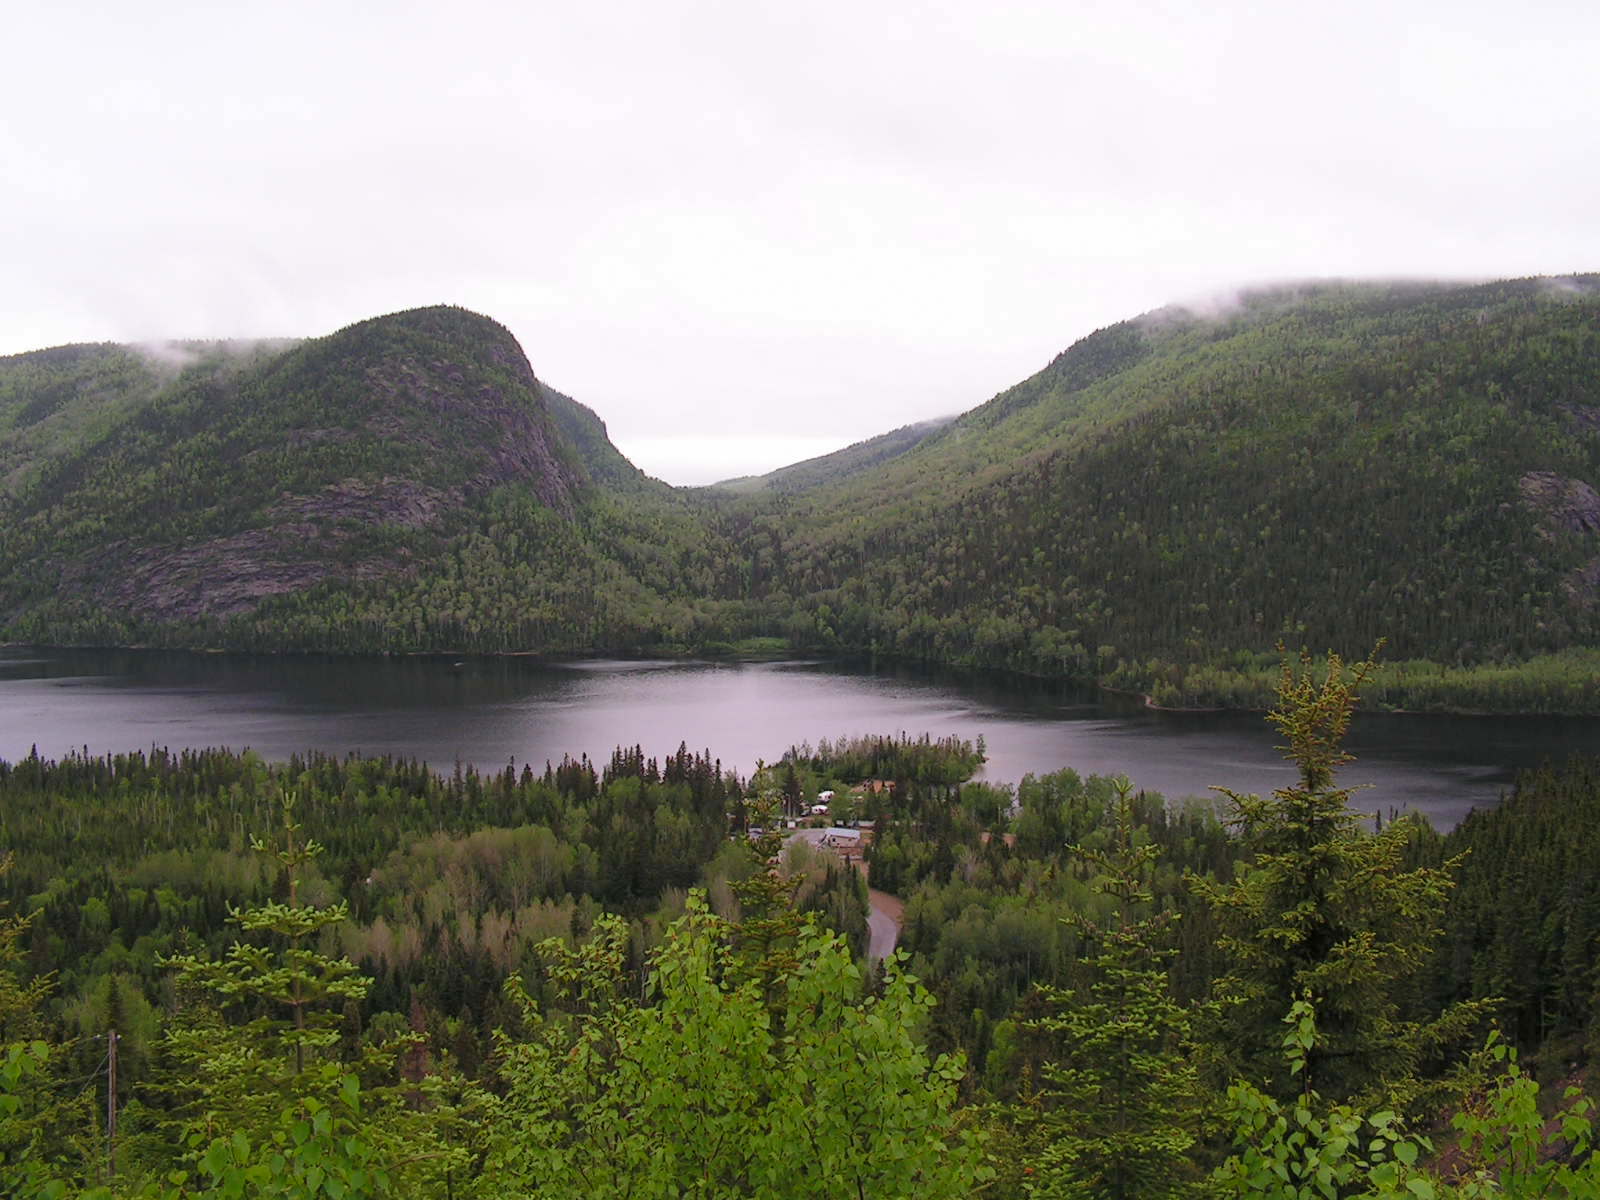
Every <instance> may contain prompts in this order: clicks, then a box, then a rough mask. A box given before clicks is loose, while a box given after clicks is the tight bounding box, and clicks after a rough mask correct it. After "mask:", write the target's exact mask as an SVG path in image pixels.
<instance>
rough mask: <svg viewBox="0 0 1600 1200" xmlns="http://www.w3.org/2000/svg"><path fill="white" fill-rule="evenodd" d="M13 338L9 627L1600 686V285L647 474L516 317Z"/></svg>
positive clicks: (1413, 286) (1447, 306) (1572, 694)
mask: <svg viewBox="0 0 1600 1200" xmlns="http://www.w3.org/2000/svg"><path fill="white" fill-rule="evenodd" d="M179 349H181V350H182V351H183V353H182V354H181V355H174V354H168V355H166V359H167V360H173V359H181V360H182V361H163V360H161V359H156V358H152V357H151V356H150V355H148V354H145V355H141V354H139V353H137V352H135V351H133V350H131V349H129V348H126V347H115V346H92V347H62V348H59V349H57V350H49V351H40V352H37V353H35V354H28V355H20V356H15V357H13V358H10V359H4V360H0V469H3V472H4V473H3V475H0V480H3V481H4V487H3V488H0V636H3V637H6V638H8V639H10V640H15V641H35V642H43V643H63V644H84V643H95V644H110V645H128V644H161V645H185V646H206V647H232V648H238V649H267V650H286V649H319V650H332V651H347V652H374V651H401V652H405V651H420V650H451V651H458V652H462V651H465V652H521V653H532V654H547V655H551V654H594V653H619V652H620V653H634V654H667V655H670V654H683V653H697V652H698V653H729V652H733V651H734V650H735V649H736V648H739V647H744V648H746V649H750V650H754V649H757V648H759V649H761V650H763V651H765V652H769V653H770V652H773V651H775V650H780V649H782V648H785V647H786V648H788V650H790V651H791V652H801V653H808V654H819V653H820V654H829V655H862V656H866V655H875V656H881V657H890V658H896V659H901V660H907V661H916V662H926V663H936V664H944V665H951V666H956V667H960V668H982V669H997V670H1003V671H1012V672H1022V673H1027V674H1031V675H1037V676H1041V677H1045V678H1056V679H1063V680H1067V681H1070V682H1072V683H1077V684H1083V683H1092V682H1099V683H1102V684H1108V685H1111V686H1115V687H1120V688H1125V689H1128V690H1132V691H1136V692H1142V693H1146V694H1148V695H1150V696H1151V697H1152V698H1153V699H1154V701H1155V702H1157V703H1161V704H1170V705H1200V706H1204V705H1208V704H1246V705H1262V704H1264V703H1265V702H1266V699H1267V697H1268V696H1269V694H1270V687H1271V679H1272V673H1273V671H1272V663H1273V662H1274V661H1275V652H1274V647H1275V645H1276V644H1277V643H1278V642H1279V641H1280V640H1281V641H1283V642H1286V643H1288V644H1290V645H1362V644H1367V645H1370V644H1373V643H1374V642H1375V641H1376V640H1377V637H1378V636H1379V635H1380V634H1383V635H1387V636H1388V637H1389V639H1390V653H1391V655H1392V656H1394V657H1396V658H1399V659H1401V660H1404V661H1406V662H1407V664H1408V665H1407V666H1406V667H1405V669H1404V670H1402V671H1400V672H1397V673H1396V674H1395V675H1394V676H1393V677H1392V678H1391V680H1390V681H1389V683H1387V684H1386V685H1385V687H1387V688H1388V689H1389V694H1387V695H1384V696H1377V697H1375V698H1374V699H1375V701H1376V702H1378V703H1386V704H1390V705H1392V706H1396V707H1408V708H1469V709H1478V710H1484V709H1491V710H1525V711H1534V710H1538V711H1553V712H1595V711H1600V694H1597V692H1596V685H1595V683H1594V679H1595V674H1594V672H1593V669H1592V655H1593V653H1594V652H1595V651H1596V650H1597V648H1600V492H1597V491H1596V486H1595V485H1596V484H1597V483H1600V370H1597V365H1600V277H1594V276H1582V277H1577V278H1574V279H1569V280H1563V281H1549V280H1537V279H1535V280H1519V281H1509V282H1498V283H1489V284H1470V285H1468V284H1423V283H1373V284H1320V285H1309V286H1305V287H1298V288H1279V289H1266V290H1262V291H1258V292H1253V293H1248V294H1246V295H1244V296H1242V297H1240V298H1239V300H1238V303H1237V305H1236V306H1234V307H1232V308H1230V309H1228V310H1227V311H1225V312H1223V313H1222V314H1221V315H1217V316H1214V317H1200V316H1196V315H1193V314H1191V313H1188V312H1186V311H1183V310H1177V309H1174V310H1163V311H1160V312H1156V313H1152V314H1148V315H1146V316H1144V317H1142V318H1139V319H1137V320H1132V321H1127V322H1123V323H1121V324H1118V325H1115V326H1112V327H1109V328H1107V329H1103V330H1100V331H1099V332H1097V333H1094V334H1092V335H1090V336H1089V337H1087V338H1084V339H1083V340H1082V341H1080V342H1078V343H1077V344H1075V345H1073V346H1072V347H1071V348H1069V349H1068V350H1066V351H1065V352H1064V353H1062V354H1061V355H1060V356H1058V357H1057V358H1056V359H1055V360H1054V361H1053V362H1052V363H1050V364H1049V365H1048V366H1047V367H1046V368H1045V369H1044V370H1043V371H1041V372H1039V374H1037V375H1035V376H1034V377H1033V378H1031V379H1029V380H1026V381H1024V382H1023V383H1021V384H1018V385H1017V386H1016V387H1014V388H1011V389H1009V390H1008V391H1006V392H1003V393H1001V394H1000V395H998V396H996V397H995V398H994V399H992V400H990V401H989V402H988V403H987V404H984V405H982V406H980V407H978V408H976V409H974V410H972V411H971V412H969V413H967V414H965V415H964V416H962V417H960V418H958V419H956V420H954V421H951V422H948V423H944V424H940V425H938V426H937V427H934V428H924V427H911V428H909V429H907V430H901V431H897V432H896V433H894V434H888V435H885V436H884V437H882V438H878V439H872V440H869V441H868V442H864V443H861V444H859V445H858V446H855V447H851V448H849V449H848V450H845V451H841V452H839V453H838V454H835V455H829V456H824V457H823V458H821V459H816V460H812V461H811V462H808V463H801V464H796V465H795V466H794V467H790V468H785V469H783V470H782V471H779V472H775V473H773V474H772V475H769V476H763V477H760V478H759V479H747V480H743V481H730V485H728V486H723V487H718V488H710V489H692V490H682V489H673V488H669V487H667V486H666V485H664V484H661V483H659V482H658V481H655V480H651V479H649V478H648V477H646V476H644V475H643V474H642V473H641V472H639V471H638V470H637V469H636V468H634V467H633V466H632V464H630V463H628V462H627V460H626V459H625V458H624V457H623V456H622V455H621V454H619V453H618V452H617V451H616V449H615V447H614V446H612V445H611V443H610V441H609V439H608V437H607V436H606V431H605V426H604V424H603V423H602V422H601V421H600V420H599V418H598V417H597V416H595V414H593V413H592V412H590V411H589V410H588V409H586V408H584V407H583V406H582V405H580V404H577V403H576V402H574V401H572V400H570V399H569V398H567V397H565V396H563V395H561V394H560V393H558V392H555V391H554V390H553V389H550V388H548V387H546V386H545V385H544V384H542V383H541V382H539V381H538V380H537V379H536V378H535V376H534V374H533V372H532V370H531V368H530V367H529V366H528V364H527V362H526V359H525V358H524V357H523V355H522V352H521V349H520V347H518V346H517V344H516V342H515V341H514V340H513V339H512V338H511V336H510V335H509V334H508V333H507V332H506V331H505V330H504V329H503V328H501V327H500V326H498V325H496V324H494V323H493V322H492V321H489V320H487V319H485V318H481V317H477V316H474V315H472V314H470V313H466V312H463V311H461V310H458V309H445V308H438V309H422V310H417V311H415V312H410V313H401V314H396V315H394V316H390V317H383V318H378V319H375V320H372V321H367V322H362V323H361V324H358V325H354V326H351V327H350V328H348V329H345V330H341V331H339V332H338V333H336V334H333V335H331V336H329V337H326V338H319V339H315V340H311V341H306V342H301V343H295V344H292V345H286V344H282V343H274V344H263V345H257V346H254V347H250V348H245V349H241V348H237V347H229V346H227V345H225V344H220V345H213V346H209V347H208V346H204V345H195V346H187V345H186V346H183V347H179Z"/></svg>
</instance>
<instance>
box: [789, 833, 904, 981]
mask: <svg viewBox="0 0 1600 1200" xmlns="http://www.w3.org/2000/svg"><path fill="white" fill-rule="evenodd" d="M827 833H828V831H827V830H826V829H796V830H794V831H793V832H792V833H790V834H789V836H790V837H792V838H799V839H800V840H802V841H806V842H810V843H811V844H812V845H813V846H821V845H822V839H823V838H824V837H826V836H827ZM850 861H851V862H853V863H855V865H856V869H857V870H859V871H860V872H861V873H862V875H865V874H866V873H867V864H866V863H864V862H863V861H862V860H861V856H860V855H859V854H852V855H851V856H850ZM867 903H868V905H869V907H868V909H867V961H868V962H877V961H879V960H880V959H884V958H888V957H889V955H891V954H893V953H894V947H895V943H896V942H898V941H899V940H900V925H901V922H902V921H903V920H904V915H905V905H904V904H902V903H901V902H900V897H898V896H891V895H890V894H889V893H888V892H878V891H872V890H871V889H869V890H868V891H867Z"/></svg>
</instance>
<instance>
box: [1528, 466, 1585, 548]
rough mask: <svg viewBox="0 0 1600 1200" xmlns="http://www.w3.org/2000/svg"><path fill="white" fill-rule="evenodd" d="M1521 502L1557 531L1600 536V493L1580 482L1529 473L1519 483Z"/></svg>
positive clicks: (1579, 480)
mask: <svg viewBox="0 0 1600 1200" xmlns="http://www.w3.org/2000/svg"><path fill="white" fill-rule="evenodd" d="M1519 486H1520V487H1521V489H1522V498H1523V500H1524V501H1525V502H1526V503H1527V504H1528V506H1529V507H1530V508H1532V509H1533V510H1534V511H1535V512H1537V513H1539V514H1540V515H1541V516H1543V517H1544V518H1545V521H1546V522H1547V523H1548V524H1549V525H1550V526H1552V527H1554V528H1555V529H1566V530H1570V531H1571V532H1573V533H1590V534H1600V492H1596V491H1595V490H1594V488H1592V487H1590V486H1589V485H1588V484H1587V483H1585V482H1584V481H1583V480H1581V479H1569V478H1567V477H1566V476H1564V475H1557V474H1556V473H1555V472H1554V471H1530V472H1528V473H1527V474H1526V475H1524V476H1523V477H1522V479H1521V480H1520V481H1519Z"/></svg>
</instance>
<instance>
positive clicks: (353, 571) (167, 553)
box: [0, 308, 701, 649]
mask: <svg viewBox="0 0 1600 1200" xmlns="http://www.w3.org/2000/svg"><path fill="white" fill-rule="evenodd" d="M0 430H3V436H4V442H3V443H0V445H3V447H4V449H3V451H0V453H3V454H4V458H0V464H3V466H4V468H5V476H4V478H5V480H6V485H7V490H6V494H5V497H4V500H3V503H4V506H5V507H4V512H3V516H4V518H5V523H4V533H3V534H0V619H4V620H5V622H6V623H7V624H8V625H9V626H10V627H11V628H12V630H13V632H14V633H17V634H20V635H21V636H23V637H29V638H41V639H46V640H57V639H64V640H86V639H87V640H97V641H99V640H106V641H116V642H122V641H128V640H142V639H150V640H156V641H161V642H171V641H177V642H180V643H181V642H190V641H199V642H203V643H212V642H217V643H221V644H230V645H236V644H248V645H262V646H300V645H307V644H309V645H328V646H330V647H340V648H352V647H360V648H374V649H376V648H417V649H420V648H430V647H443V646H449V647H461V646H467V647H481V648H496V649H510V648H523V646H524V644H525V643H527V642H533V643H535V644H537V645H538V646H539V647H540V648H549V647H550V646H551V645H555V646H558V647H561V648H573V649H589V648H591V647H592V646H593V645H595V644H602V645H603V644H605V643H606V641H607V640H608V639H609V638H611V637H613V636H617V637H623V638H625V639H627V640H629V641H631V640H632V639H633V638H634V637H636V636H638V635H639V634H640V633H641V629H640V628H639V627H637V625H636V620H637V619H639V615H640V614H649V616H647V617H645V618H644V619H647V620H648V619H650V617H653V616H656V615H659V613H658V610H659V609H660V608H661V597H660V594H659V591H658V590H657V591H655V592H654V594H639V593H640V592H641V588H640V585H638V584H637V583H636V575H637V574H638V573H637V572H636V571H635V570H634V569H633V568H632V567H631V566H626V565H623V564H620V563H619V562H617V561H616V559H617V556H619V555H620V556H623V557H626V556H627V554H628V552H629V550H630V547H629V545H628V544H627V539H628V536H629V533H630V531H629V529H628V520H626V519H619V518H618V517H617V514H615V513H612V512H610V511H609V510H608V509H607V505H606V497H605V495H604V494H603V493H604V489H607V488H610V489H616V488H618V487H622V486H626V487H629V488H631V489H632V494H633V495H634V497H635V501H636V504H635V508H639V507H640V506H644V507H650V505H651V504H652V503H653V504H654V506H655V508H657V509H659V510H660V511H657V512H652V513H650V514H648V515H649V521H648V522H647V523H650V524H661V523H662V522H666V523H667V524H669V525H670V524H671V523H672V521H673V520H675V519H676V516H675V512H676V510H678V509H680V508H681V504H679V502H678V501H676V499H675V498H674V497H673V496H672V495H671V494H670V491H669V489H667V488H666V487H665V486H664V485H655V487H654V488H652V487H651V485H650V482H649V481H647V480H645V479H644V477H643V476H642V475H640V474H639V473H638V472H637V471H635V470H634V469H633V468H632V467H631V465H630V464H628V463H627V462H626V460H625V459H623V458H622V457H621V455H619V454H617V453H616V451H615V450H614V448H612V447H611V446H610V443H609V442H608V441H607V440H606V437H605V429H604V426H603V425H602V424H601V423H600V422H599V419H598V418H596V417H595V416H594V414H592V413H590V412H588V410H586V409H583V408H582V406H580V405H577V404H575V403H574V402H573V401H571V400H570V399H568V398H567V397H564V396H561V395H560V394H559V393H555V392H553V391H552V390H550V389H548V388H546V387H545V386H544V385H543V384H541V383H540V382H539V380H538V379H537V378H535V376H534V374H533V371H532V369H531V368H530V366H529V364H528V362H527V359H526V358H525V356H524V355H523V353H522V350H521V348H520V347H519V346H518V345H517V343H516V341H515V339H514V338H513V337H512V336H511V334H510V333H509V332H508V331H506V330H505V329H504V328H503V327H501V326H500V325H497V324H496V323H494V322H493V321H490V320H488V319H486V318H484V317H480V316H477V315H475V314H472V313H468V312H466V311H464V310H460V309H453V308H430V309H419V310H415V311H412V312H406V313H399V314H395V315H393V316H389V317H381V318H377V319H374V320H371V321H364V322H361V323H359V324H356V325H352V326H350V327H348V328H346V329H342V330H340V331H338V332H337V333H334V334H331V335H329V336H327V337H323V338H316V339H312V340H309V341H304V342H299V343H292V344H283V343H276V344H270V345H265V346H237V345H233V344H228V343H222V344H216V345H211V346H205V345H185V344H180V345H178V346H175V347H167V348H164V349H163V351H162V353H161V355H160V356H159V357H156V356H152V355H151V354H148V353H140V352H139V351H137V350H136V349H133V348H128V347H115V346H89V347H63V348H60V349H56V350H48V351H41V352H38V353H36V354H25V355H19V356H15V357H13V358H10V359H5V360H0ZM639 515H640V514H638V513H635V514H633V516H636V517H637V516H639ZM595 520H603V521H606V522H608V530H607V533H606V535H605V537H604V539H602V542H596V541H595V539H594V536H593V530H592V528H591V524H590V523H591V522H592V521H595ZM700 537H701V535H700V533H699V531H698V530H696V531H695V540H699V539H700ZM652 557H653V556H652ZM652 565H654V564H652ZM674 574H675V571H666V572H660V571H657V572H654V573H653V574H652V578H653V579H655V580H656V581H657V584H658V585H661V584H664V585H666V586H668V587H670V586H671V585H672V583H673V576H674ZM608 585H609V589H610V590H609V592H608V594H610V595H614V596H615V597H616V599H617V606H616V607H612V606H610V605H608V604H607V603H605V602H602V603H600V604H596V603H594V602H593V600H592V599H591V593H592V592H593V591H595V590H606V589H607V586H608ZM644 591H646V592H649V591H651V589H644ZM628 610H632V612H631V614H630V612H629V611H628Z"/></svg>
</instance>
